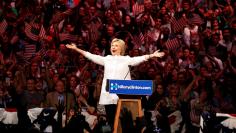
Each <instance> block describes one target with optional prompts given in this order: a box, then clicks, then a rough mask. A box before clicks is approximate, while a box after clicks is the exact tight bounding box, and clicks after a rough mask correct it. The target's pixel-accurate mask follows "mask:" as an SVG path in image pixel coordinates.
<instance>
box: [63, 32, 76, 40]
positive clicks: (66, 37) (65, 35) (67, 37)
mask: <svg viewBox="0 0 236 133" xmlns="http://www.w3.org/2000/svg"><path fill="white" fill-rule="evenodd" d="M59 39H60V41H65V40H70V41H77V39H78V36H77V35H72V34H69V33H60V34H59Z"/></svg>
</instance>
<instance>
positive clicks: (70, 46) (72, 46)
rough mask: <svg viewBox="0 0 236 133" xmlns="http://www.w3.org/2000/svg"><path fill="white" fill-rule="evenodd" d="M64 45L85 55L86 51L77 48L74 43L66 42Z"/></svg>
mask: <svg viewBox="0 0 236 133" xmlns="http://www.w3.org/2000/svg"><path fill="white" fill-rule="evenodd" d="M66 47H67V48H69V49H72V50H75V51H77V52H78V53H80V54H82V55H83V56H85V53H86V51H84V50H82V49H80V48H78V47H77V46H76V45H75V44H74V43H72V44H66Z"/></svg>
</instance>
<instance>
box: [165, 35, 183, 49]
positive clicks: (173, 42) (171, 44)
mask: <svg viewBox="0 0 236 133" xmlns="http://www.w3.org/2000/svg"><path fill="white" fill-rule="evenodd" d="M165 47H166V48H167V49H168V50H176V49H178V48H179V47H180V42H179V40H178V38H174V39H168V40H167V41H166V43H165Z"/></svg>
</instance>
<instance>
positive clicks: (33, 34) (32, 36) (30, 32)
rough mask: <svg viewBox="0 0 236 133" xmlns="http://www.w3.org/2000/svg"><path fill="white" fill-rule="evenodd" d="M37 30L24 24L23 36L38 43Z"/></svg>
mask: <svg viewBox="0 0 236 133" xmlns="http://www.w3.org/2000/svg"><path fill="white" fill-rule="evenodd" d="M36 32H37V29H35V28H33V27H32V26H31V25H30V24H29V23H27V22H25V34H26V36H27V37H29V38H30V39H32V40H34V41H38V38H39V37H38V34H37V33H36Z"/></svg>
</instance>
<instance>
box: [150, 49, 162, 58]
mask: <svg viewBox="0 0 236 133" xmlns="http://www.w3.org/2000/svg"><path fill="white" fill-rule="evenodd" d="M164 55H165V53H164V52H160V49H159V50H157V51H155V52H154V53H153V54H151V56H152V57H163V56H164Z"/></svg>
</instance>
